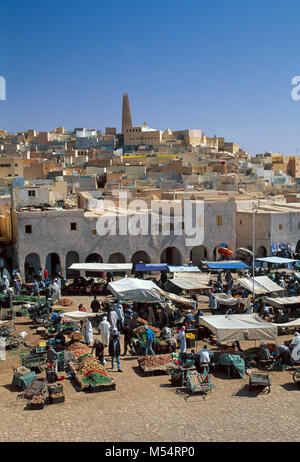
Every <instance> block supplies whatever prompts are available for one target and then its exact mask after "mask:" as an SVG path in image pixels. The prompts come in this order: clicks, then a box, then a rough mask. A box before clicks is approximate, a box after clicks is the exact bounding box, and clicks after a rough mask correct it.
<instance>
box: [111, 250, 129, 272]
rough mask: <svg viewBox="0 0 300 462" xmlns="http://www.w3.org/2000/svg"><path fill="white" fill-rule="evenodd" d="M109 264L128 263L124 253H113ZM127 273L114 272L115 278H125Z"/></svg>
mask: <svg viewBox="0 0 300 462" xmlns="http://www.w3.org/2000/svg"><path fill="white" fill-rule="evenodd" d="M108 263H126V259H125V257H124V255H123V254H122V253H113V254H111V255H110V257H109V259H108ZM125 274H126V273H124V272H123V271H121V272H117V273H116V272H115V271H114V276H122V277H123V276H125Z"/></svg>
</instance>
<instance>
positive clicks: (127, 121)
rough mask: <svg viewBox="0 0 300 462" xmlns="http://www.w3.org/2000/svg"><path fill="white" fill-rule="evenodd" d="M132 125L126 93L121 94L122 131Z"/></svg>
mask: <svg viewBox="0 0 300 462" xmlns="http://www.w3.org/2000/svg"><path fill="white" fill-rule="evenodd" d="M128 127H132V120H131V112H130V104H129V98H128V95H127V93H124V95H123V106H122V133H124V130H125V128H128Z"/></svg>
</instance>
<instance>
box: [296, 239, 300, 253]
mask: <svg viewBox="0 0 300 462" xmlns="http://www.w3.org/2000/svg"><path fill="white" fill-rule="evenodd" d="M296 253H300V239H299V241H298V242H297V245H296Z"/></svg>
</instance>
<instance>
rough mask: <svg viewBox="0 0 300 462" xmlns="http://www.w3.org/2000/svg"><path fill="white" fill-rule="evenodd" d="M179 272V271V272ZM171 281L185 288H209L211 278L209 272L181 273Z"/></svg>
mask: <svg viewBox="0 0 300 462" xmlns="http://www.w3.org/2000/svg"><path fill="white" fill-rule="evenodd" d="M177 274H178V273H177ZM177 274H176V276H175V277H174V278H173V279H169V281H170V282H171V283H172V284H174V285H175V286H177V287H180V288H181V289H185V290H193V289H194V290H196V289H207V288H208V287H209V285H208V282H209V279H210V276H209V274H200V275H199V276H198V275H197V276H196V275H194V276H190V275H188V276H187V274H182V273H181V274H180V276H177Z"/></svg>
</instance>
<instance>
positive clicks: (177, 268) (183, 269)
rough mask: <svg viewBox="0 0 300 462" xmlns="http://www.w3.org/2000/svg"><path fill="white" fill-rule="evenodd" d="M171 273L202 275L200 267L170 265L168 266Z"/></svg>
mask: <svg viewBox="0 0 300 462" xmlns="http://www.w3.org/2000/svg"><path fill="white" fill-rule="evenodd" d="M168 270H169V273H183V272H187V273H201V271H200V269H199V268H198V266H192V265H191V266H185V265H178V266H177V265H176V266H175V265H169V266H168Z"/></svg>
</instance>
